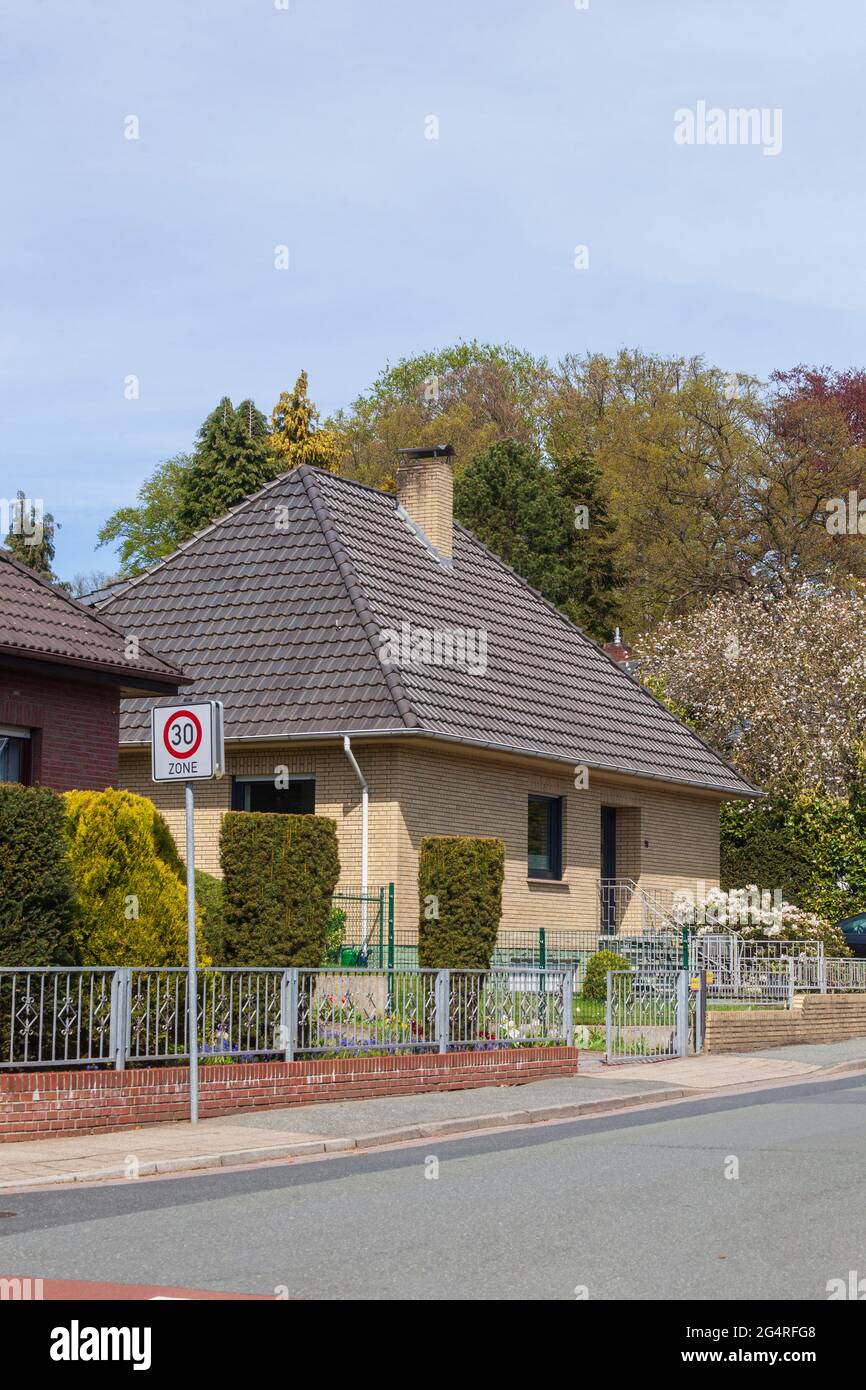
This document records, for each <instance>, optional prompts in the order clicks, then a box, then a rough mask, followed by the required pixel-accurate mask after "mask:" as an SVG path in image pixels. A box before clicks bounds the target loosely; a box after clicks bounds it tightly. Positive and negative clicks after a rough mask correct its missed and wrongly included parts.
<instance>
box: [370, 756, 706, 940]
mask: <svg viewBox="0 0 866 1390" xmlns="http://www.w3.org/2000/svg"><path fill="white" fill-rule="evenodd" d="M395 787H396V791H397V796H398V799H399V802H400V808H401V812H402V814H401V817H400V821H399V830H398V847H397V852H398V863H397V875H396V893H395V913H396V921H397V923H398V924H399V925H400V926H401V927H403V928H412V927H414V926H415V925H416V923H417V912H418V908H417V872H418V847H419V844H420V841H421V839H422V837H423V836H424V835H495V836H497V837H498V838H500V839H502V840H504V842H505V856H506V864H505V884H504V887H503V912H502V926H503V928H508V929H512V928H514V929H516V928H528V929H530V930H532V931H537V930H538V928H539V927H542V926H543V927H545V928H547V929H548V930H551V931H555V930H557V929H560V930H561V929H564V928H565V929H568V928H571V929H573V928H581V929H586V930H591V931H595V930H596V929H597V920H598V905H597V881H598V878H599V874H600V850H601V807H602V805H607V806H616V807H617V808H618V812H619V814H618V818H617V819H618V835H619V837H620V839H619V846H618V848H619V850H620V854H619V863H618V865H617V876H618V877H629V878H634V879H639V880H640V884H641V886H642V887H647V888H652V887H659V888H668V887H671V888H674V889H676V888H690V889H691V890H692V891H693V892H694V890H695V884H696V881H697V880H699V879H703V880H704V881H705V882H706V884H707V886H711V885H713V884H717V883H718V881H719V812H718V803H717V802H715V801H711V800H708V799H705V798H703V797H699V796H690V795H689V794H687V793H681V792H678V791H675V790H665V789H663V788H659V789H656V788H650V787H647V788H646V789H642V790H640V791H631V790H628V789H624V788H622V787H619V786H615V785H613V784H610V783H607V784H606V783H605V781H604V779H603V778H602V777H601V775H600V774H598V775H594V774H592V773H591V774H590V785H589V788H588V789H587V790H584V791H578V790H576V789H575V787H574V781H573V778H572V777H571V776H570V775H568V774H566V773H563V775H562V776H556V775H554V776H551V775H549V774H546V775H543V776H540V775H538V774H536V773H533V772H532V771H526V770H524V769H522V768H517V767H514V766H508V765H506V764H502V765H499V764H495V763H492V762H489V761H487V760H483V759H479V758H473V757H472V756H471V754H454V755H451V754H435V755H434V754H431V753H427V752H420V751H419V752H415V751H412V750H409V749H398V750H397V751H396V772H395ZM533 792H538V793H542V794H544V795H548V796H561V797H563V826H562V838H563V878H562V882H561V883H555V882H549V881H544V880H535V881H531V880H529V879H528V877H527V867H526V852H527V846H526V811H527V798H528V796H529V795H530V793H533ZM623 926H626V927H630V926H635V927H636V928H637V929H638V930H639V929H640V922H639V921H635V922H632V923H620V929H622V928H623Z"/></svg>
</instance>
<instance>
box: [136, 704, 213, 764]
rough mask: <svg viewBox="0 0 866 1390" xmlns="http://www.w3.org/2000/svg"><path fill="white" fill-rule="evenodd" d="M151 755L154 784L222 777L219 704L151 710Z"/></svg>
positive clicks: (159, 707)
mask: <svg viewBox="0 0 866 1390" xmlns="http://www.w3.org/2000/svg"><path fill="white" fill-rule="evenodd" d="M151 752H152V776H153V780H154V782H200V781H203V780H205V779H210V778H211V777H221V776H222V772H223V766H224V762H225V758H224V754H223V707H222V704H221V702H220V701H219V700H208V701H206V702H205V703H204V704H197V705H160V706H157V708H155V709H153V710H152V711H151Z"/></svg>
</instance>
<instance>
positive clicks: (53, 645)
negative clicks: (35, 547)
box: [0, 550, 186, 693]
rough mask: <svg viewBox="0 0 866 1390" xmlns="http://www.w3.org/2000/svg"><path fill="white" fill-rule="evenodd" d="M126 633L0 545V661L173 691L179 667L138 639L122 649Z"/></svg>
mask: <svg viewBox="0 0 866 1390" xmlns="http://www.w3.org/2000/svg"><path fill="white" fill-rule="evenodd" d="M126 640H127V639H126V635H125V634H124V632H123V631H122V630H121V629H120V628H119V627H117V626H116V624H115V623H113V622H111V621H110V620H109V619H107V618H105V617H104V616H103V615H102V614H100V613H96V612H88V611H87V609H85V608H82V606H81V605H80V604H79V603H76V601H75V599H72V598H70V597H69V595H68V594H66V593H65V592H64V591H63V589H60V588H58V587H57V586H56V585H55V584H50V583H48V581H47V580H45V579H41V578H40V577H39V575H37V574H34V573H33V571H32V570H29V569H27V567H26V565H22V564H20V563H19V562H18V561H17V560H16V559H15V558H14V557H13V556H12V555H11V554H10V553H9V551H8V550H0V661H2V660H4V659H7V660H8V659H13V660H15V661H27V662H38V663H39V664H40V665H45V664H48V665H51V666H55V665H56V666H59V667H62V668H64V669H67V670H68V669H69V668H76V669H81V670H84V671H88V672H99V673H100V674H102V675H105V676H111V677H116V678H117V679H116V682H115V683H116V684H117V685H118V686H119V687H120V688H121V689H124V690H125V689H156V690H159V691H162V692H163V693H165V692H167V691H174V690H176V689H177V687H178V685H180V684H182V683H184V681H185V679H186V678H185V677H184V675H183V673H182V672H181V671H180V670H179V669H178V668H177V667H176V666H175V665H174V664H173V663H172V662H170V661H166V660H165V659H164V658H163V657H161V656H157V655H156V653H155V652H153V651H151V650H150V649H149V647H147V646H145V645H144V644H143V643H142V642H140V643H139V648H138V656H137V657H135V658H130V657H128V656H127V655H126Z"/></svg>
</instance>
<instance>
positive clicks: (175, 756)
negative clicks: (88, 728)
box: [150, 700, 225, 1124]
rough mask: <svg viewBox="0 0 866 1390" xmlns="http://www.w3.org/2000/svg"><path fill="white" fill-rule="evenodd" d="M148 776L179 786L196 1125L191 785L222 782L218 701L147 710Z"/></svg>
mask: <svg viewBox="0 0 866 1390" xmlns="http://www.w3.org/2000/svg"><path fill="white" fill-rule="evenodd" d="M150 746H151V776H152V778H153V781H154V782H182V783H183V788H184V806H185V810H186V955H187V961H186V969H187V1037H188V1041H189V1118H190V1120H191V1121H192V1123H193V1124H198V971H197V968H196V949H195V948H196V942H195V802H194V798H193V782H202V781H210V780H211V779H212V778H214V777H222V775H223V769H224V767H225V744H224V735H223V707H222V704H221V703H220V701H219V700H208V701H206V702H204V703H200V704H189V705H159V706H157V707H156V708H154V709H153V710H151V741H150Z"/></svg>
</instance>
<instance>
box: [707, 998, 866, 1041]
mask: <svg viewBox="0 0 866 1390" xmlns="http://www.w3.org/2000/svg"><path fill="white" fill-rule="evenodd" d="M850 1038H866V994H801V995H798V997H797V998H796V999H795V1001H794V1008H793V1009H790V1010H789V1009H753V1010H748V1009H731V1010H723V1009H709V1010H708V1011H707V1040H706V1048H705V1050H706V1051H707V1052H755V1051H757V1050H758V1049H760V1048H764V1047H787V1046H789V1045H791V1044H793V1043H831V1042H846V1041H848V1039H850Z"/></svg>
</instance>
